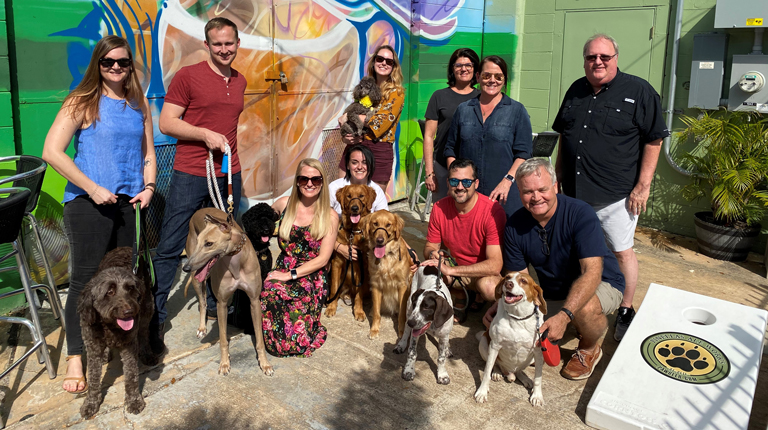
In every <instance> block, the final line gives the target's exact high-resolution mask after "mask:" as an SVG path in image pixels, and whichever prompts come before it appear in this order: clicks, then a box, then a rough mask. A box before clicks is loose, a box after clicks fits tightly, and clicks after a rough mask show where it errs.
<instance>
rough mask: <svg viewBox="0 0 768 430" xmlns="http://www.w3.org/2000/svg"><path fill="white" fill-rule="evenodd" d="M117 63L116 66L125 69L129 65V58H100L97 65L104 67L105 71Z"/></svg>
mask: <svg viewBox="0 0 768 430" xmlns="http://www.w3.org/2000/svg"><path fill="white" fill-rule="evenodd" d="M115 63H117V65H118V66H120V67H122V68H126V67H128V66H130V65H131V59H130V58H100V59H99V64H101V66H102V67H106V68H107V69H111V68H112V66H114V65H115Z"/></svg>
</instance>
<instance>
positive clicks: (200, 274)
mask: <svg viewBox="0 0 768 430" xmlns="http://www.w3.org/2000/svg"><path fill="white" fill-rule="evenodd" d="M218 260H219V256H218V255H217V256H215V257H213V258H211V260H210V261H209V262H208V263H206V264H205V266H203V267H201V268H200V269H198V270H197V273H195V279H197V281H198V282H203V281H205V278H206V277H207V276H208V272H210V271H211V267H213V265H214V264H216V262H217V261H218Z"/></svg>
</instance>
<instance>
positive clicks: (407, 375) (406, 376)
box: [403, 370, 416, 381]
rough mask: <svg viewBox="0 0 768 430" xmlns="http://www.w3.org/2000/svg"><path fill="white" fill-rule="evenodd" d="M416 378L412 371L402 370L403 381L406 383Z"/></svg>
mask: <svg viewBox="0 0 768 430" xmlns="http://www.w3.org/2000/svg"><path fill="white" fill-rule="evenodd" d="M415 377H416V372H414V371H413V370H403V379H405V380H406V381H413V378H415Z"/></svg>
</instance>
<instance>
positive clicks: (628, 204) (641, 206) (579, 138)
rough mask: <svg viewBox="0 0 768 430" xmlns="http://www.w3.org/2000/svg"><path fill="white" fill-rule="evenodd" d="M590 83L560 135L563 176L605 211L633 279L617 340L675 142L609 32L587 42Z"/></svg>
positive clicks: (562, 117)
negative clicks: (664, 145) (663, 165)
mask: <svg viewBox="0 0 768 430" xmlns="http://www.w3.org/2000/svg"><path fill="white" fill-rule="evenodd" d="M583 55H584V72H585V74H586V76H585V77H583V78H581V79H578V80H577V81H576V82H574V83H573V84H572V85H571V87H570V88H569V89H568V92H567V93H566V94H565V98H564V99H563V104H562V105H561V106H560V111H559V112H558V114H557V117H556V118H555V122H554V124H553V125H552V129H553V130H555V131H557V132H558V133H560V134H561V138H560V150H559V151H558V155H557V169H556V170H557V174H558V177H559V178H560V180H561V181H562V187H563V192H564V193H565V194H566V195H568V196H570V197H575V198H577V199H580V200H583V201H585V202H587V203H589V204H590V205H591V206H592V208H594V210H595V211H596V212H597V216H598V218H600V223H601V225H602V228H603V232H604V233H605V240H606V243H607V244H608V247H609V248H610V249H611V251H613V253H614V254H615V255H616V258H617V259H618V261H619V267H620V268H621V271H622V272H623V273H624V277H625V278H626V290H625V291H624V300H623V301H622V303H621V307H620V308H619V314H618V317H617V318H616V330H615V332H614V336H613V337H614V339H616V340H617V341H620V340H621V338H622V337H623V336H624V333H626V331H627V328H629V324H630V323H631V322H632V318H633V317H634V315H635V311H634V309H633V308H632V299H633V297H634V294H635V287H636V286H637V274H638V264H637V257H636V256H635V251H634V250H633V249H632V246H633V245H634V235H635V228H636V227H637V218H638V216H639V215H640V212H645V204H646V202H647V201H648V195H649V194H650V189H651V180H653V174H654V171H655V170H656V163H657V161H658V160H659V152H660V150H661V141H662V139H664V138H665V137H667V136H669V130H667V127H666V125H665V124H664V118H663V117H662V109H661V100H660V98H659V95H658V93H656V91H655V90H654V89H653V87H651V85H650V84H649V83H648V82H646V81H645V80H643V79H641V78H638V77H637V76H632V75H628V74H626V73H622V72H621V71H619V68H618V60H619V47H618V44H617V43H616V41H615V40H614V39H613V38H612V37H610V36H607V35H605V34H596V35H594V36H592V37H591V38H589V40H587V43H586V44H584V52H583Z"/></svg>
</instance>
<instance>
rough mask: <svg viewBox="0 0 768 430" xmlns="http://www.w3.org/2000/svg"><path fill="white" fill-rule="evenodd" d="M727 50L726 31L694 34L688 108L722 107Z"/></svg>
mask: <svg viewBox="0 0 768 430" xmlns="http://www.w3.org/2000/svg"><path fill="white" fill-rule="evenodd" d="M727 54H728V35H727V34H719V33H704V34H697V35H694V36H693V62H692V63H691V85H690V91H689V93H688V107H689V108H699V109H718V108H719V107H720V98H721V96H722V92H723V75H724V74H725V59H726V56H727Z"/></svg>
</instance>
